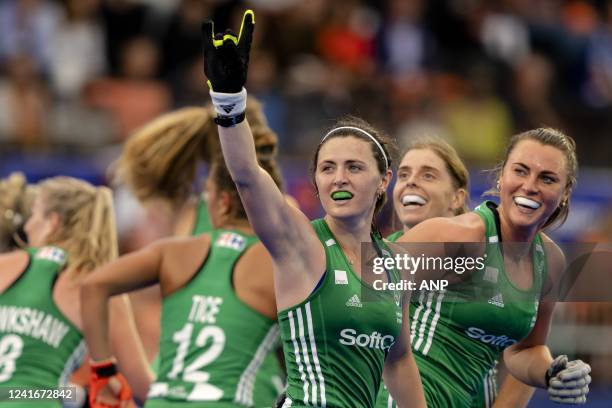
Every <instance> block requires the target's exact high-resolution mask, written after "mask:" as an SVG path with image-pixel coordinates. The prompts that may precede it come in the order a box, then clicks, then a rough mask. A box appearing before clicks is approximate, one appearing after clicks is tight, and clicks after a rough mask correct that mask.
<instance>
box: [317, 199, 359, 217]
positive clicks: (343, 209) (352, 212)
mask: <svg viewBox="0 0 612 408" xmlns="http://www.w3.org/2000/svg"><path fill="white" fill-rule="evenodd" d="M347 204H348V205H347ZM326 213H327V214H328V215H329V216H331V217H334V218H338V219H353V218H355V217H359V216H360V215H361V214H362V213H363V211H360V210H359V208H356V206H354V205H351V204H349V203H343V204H342V205H333V204H332V205H330V206H329V207H328V208H327V209H326Z"/></svg>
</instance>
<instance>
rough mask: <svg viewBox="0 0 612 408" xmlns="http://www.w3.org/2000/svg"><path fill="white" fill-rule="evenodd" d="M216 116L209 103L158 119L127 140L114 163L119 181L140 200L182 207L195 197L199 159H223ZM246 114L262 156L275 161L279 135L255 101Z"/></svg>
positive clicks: (248, 105) (249, 104)
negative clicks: (194, 185)
mask: <svg viewBox="0 0 612 408" xmlns="http://www.w3.org/2000/svg"><path fill="white" fill-rule="evenodd" d="M214 116H216V114H215V112H214V109H213V107H212V105H210V104H209V105H208V106H206V107H204V108H193V107H192V108H183V109H179V110H177V111H174V112H170V113H167V114H165V115H162V116H160V117H158V118H157V119H154V120H153V121H152V122H150V123H148V124H147V125H145V126H144V127H143V128H142V129H140V130H138V131H137V132H136V133H134V134H133V135H132V136H131V137H130V138H129V139H128V140H127V141H126V143H125V145H124V148H123V152H122V154H121V157H120V158H119V159H118V160H117V162H116V164H115V166H116V174H115V177H114V179H115V181H118V182H120V183H122V184H125V185H126V186H127V187H128V188H129V189H130V190H131V191H132V192H133V193H134V195H135V196H136V198H137V199H138V200H139V201H140V202H146V201H148V200H150V199H153V198H162V199H165V200H168V201H170V203H171V204H172V206H173V207H174V208H178V207H180V206H181V205H182V204H184V202H185V201H186V200H187V199H188V198H189V196H190V195H191V193H192V190H193V183H194V181H195V179H196V172H197V168H198V164H199V161H200V160H202V161H206V162H209V163H210V162H212V161H213V160H214V159H215V158H217V157H219V156H220V150H221V149H220V145H219V136H218V134H217V125H216V124H215V123H214V122H213V118H214ZM246 116H247V119H248V120H249V124H250V126H251V131H252V133H253V137H254V139H255V147H256V149H257V154H258V156H259V157H260V158H261V159H265V160H272V159H273V158H274V157H275V155H276V145H277V137H276V134H275V133H274V132H273V131H272V130H271V129H270V128H269V127H268V124H267V122H266V119H265V116H264V115H263V112H262V108H261V104H260V103H259V102H257V101H256V100H255V99H254V98H253V97H249V99H248V101H247V108H246Z"/></svg>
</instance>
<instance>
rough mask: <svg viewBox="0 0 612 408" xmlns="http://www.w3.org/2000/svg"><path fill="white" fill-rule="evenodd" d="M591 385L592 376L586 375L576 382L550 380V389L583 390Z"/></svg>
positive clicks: (557, 379)
mask: <svg viewBox="0 0 612 408" xmlns="http://www.w3.org/2000/svg"><path fill="white" fill-rule="evenodd" d="M590 383H591V376H590V375H586V376H584V377H581V378H579V379H576V380H570V381H561V380H560V379H559V378H553V379H552V380H550V387H551V388H557V389H563V388H581V387H584V386H587V385H589V384H590Z"/></svg>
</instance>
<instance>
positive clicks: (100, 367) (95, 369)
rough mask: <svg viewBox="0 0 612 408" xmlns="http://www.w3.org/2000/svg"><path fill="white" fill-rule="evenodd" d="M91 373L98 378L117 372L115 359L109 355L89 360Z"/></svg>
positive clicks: (110, 375)
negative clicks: (100, 358)
mask: <svg viewBox="0 0 612 408" xmlns="http://www.w3.org/2000/svg"><path fill="white" fill-rule="evenodd" d="M89 366H90V367H91V371H92V373H94V374H95V375H96V376H98V377H99V378H108V377H112V376H114V375H116V374H117V359H115V357H109V358H106V359H104V360H92V359H90V360H89Z"/></svg>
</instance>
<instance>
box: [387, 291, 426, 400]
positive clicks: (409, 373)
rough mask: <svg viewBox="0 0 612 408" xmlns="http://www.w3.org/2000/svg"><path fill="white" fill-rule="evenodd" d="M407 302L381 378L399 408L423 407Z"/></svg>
mask: <svg viewBox="0 0 612 408" xmlns="http://www.w3.org/2000/svg"><path fill="white" fill-rule="evenodd" d="M408 305H409V302H407V301H406V302H404V306H403V308H402V309H403V310H402V314H403V316H404V319H403V320H402V328H401V332H400V336H399V339H397V341H396V342H395V343H394V344H393V346H392V347H391V349H390V350H389V354H388V355H387V358H386V360H385V369H384V371H383V379H384V381H385V385H386V386H387V388H388V389H389V393H390V394H391V396H392V397H393V399H394V400H395V401H396V402H397V406H398V407H400V408H408V407H425V406H426V402H425V394H424V393H423V386H422V384H421V376H420V375H419V370H418V368H417V365H416V362H415V361H414V356H413V354H412V348H411V346H410V320H409V319H408Z"/></svg>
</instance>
